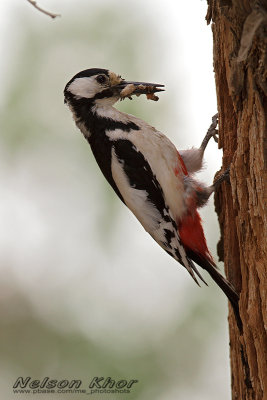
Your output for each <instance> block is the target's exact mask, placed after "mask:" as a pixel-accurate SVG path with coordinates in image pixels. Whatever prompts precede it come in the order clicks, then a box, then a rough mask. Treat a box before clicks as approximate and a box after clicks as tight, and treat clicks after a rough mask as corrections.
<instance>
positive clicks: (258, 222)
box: [206, 0, 267, 400]
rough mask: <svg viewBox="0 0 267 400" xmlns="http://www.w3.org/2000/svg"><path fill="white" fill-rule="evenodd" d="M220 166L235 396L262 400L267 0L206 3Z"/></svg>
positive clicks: (266, 288)
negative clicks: (235, 297) (236, 295)
mask: <svg viewBox="0 0 267 400" xmlns="http://www.w3.org/2000/svg"><path fill="white" fill-rule="evenodd" d="M206 19H207V22H208V23H210V22H211V21H212V32H213V41H214V70H215V80H216V90H217V101H218V111H219V146H220V147H222V148H223V169H225V168H226V167H227V166H229V165H231V169H230V185H229V184H228V185H227V184H226V183H224V184H223V185H222V187H221V189H220V190H219V192H218V193H217V194H216V196H215V206H216V211H217V213H218V217H219V223H220V227H221V236H222V238H221V240H220V242H219V244H218V254H219V256H220V258H221V259H224V263H225V272H226V275H227V277H228V279H229V280H230V282H232V283H233V284H234V286H235V287H236V289H237V290H238V291H239V292H240V302H239V306H240V314H241V319H242V321H243V333H242V334H240V332H239V330H238V328H237V326H236V322H235V318H234V316H233V312H232V310H231V308H230V309H229V313H230V314H229V331H230V357H231V374H232V399H234V400H241V399H242V400H243V399H244V400H247V399H249V400H252V399H253V400H260V399H262V400H263V399H267V335H266V327H267V271H266V270H267V268H266V266H267V215H266V210H267V209H266V205H267V204H266V203H267V188H266V186H267V137H266V136H267V135H266V130H267V129H266V128H267V67H266V65H267V1H266V0H261V1H255V0H254V1H253V0H208V12H207V17H206Z"/></svg>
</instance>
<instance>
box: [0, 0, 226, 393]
mask: <svg viewBox="0 0 267 400" xmlns="http://www.w3.org/2000/svg"><path fill="white" fill-rule="evenodd" d="M38 5H40V6H42V7H43V8H45V9H47V10H49V11H53V12H58V13H60V14H61V17H60V18H57V19H55V20H51V19H50V18H49V17H47V16H45V15H43V14H41V13H40V12H38V11H37V10H36V9H34V8H33V7H32V6H31V5H30V4H29V3H28V2H26V0H25V1H21V0H13V1H8V0H4V1H2V2H1V3H0V22H1V23H0V52H1V53H0V66H1V74H0V85H1V99H0V105H1V112H0V113H1V135H0V144H1V148H0V154H1V157H0V176H1V180H0V185H1V202H0V204H1V206H0V221H1V222H0V324H1V328H0V346H1V349H0V367H1V374H0V383H1V385H0V387H1V389H0V390H1V398H5V399H7V400H9V399H15V398H16V399H17V398H19V399H28V398H29V395H26V394H25V395H22V394H13V390H12V386H13V384H14V382H15V380H16V379H17V377H19V376H22V377H28V376H29V377H32V378H33V379H43V378H44V377H50V378H51V379H52V378H53V379H59V380H61V379H69V380H71V379H81V380H82V381H83V384H84V385H83V386H86V385H87V384H88V382H89V381H90V380H91V379H92V378H93V377H94V376H103V377H106V376H110V377H112V378H114V379H118V380H120V379H127V380H130V379H138V381H139V382H138V384H136V385H135V386H134V388H133V390H132V391H131V393H130V394H127V395H122V394H120V395H107V394H105V397H104V395H103V396H101V395H99V394H98V395H95V396H93V395H92V396H91V398H93V399H100V398H101V399H102V398H107V399H112V400H114V399H123V400H125V399H127V400H128V399H129V400H130V399H138V400H150V399H151V400H152V399H153V400H161V399H164V400H173V399H183V400H184V399H188V400H202V399H203V400H204V399H205V400H211V399H212V400H213V399H214V398H216V399H217V400H225V399H226V398H230V371H229V362H228V333H227V302H226V299H225V297H224V296H223V294H222V293H221V291H220V290H219V289H218V288H217V287H215V284H213V283H212V282H211V281H210V280H209V278H208V277H207V276H206V275H205V279H207V280H208V282H209V283H210V286H209V287H202V288H199V287H197V286H196V284H195V283H194V282H193V280H192V279H191V278H190V276H189V275H188V273H187V272H186V271H185V269H184V268H182V267H181V266H180V265H179V264H178V263H176V262H175V261H174V260H172V259H171V258H170V257H169V256H168V255H167V254H166V253H165V252H164V251H163V250H162V249H161V248H160V247H159V246H158V245H157V244H156V243H154V242H153V240H152V239H151V237H150V236H149V235H148V234H147V233H146V232H145V231H144V230H143V228H142V227H141V225H140V224H139V223H138V221H137V220H135V218H134V216H133V215H131V214H130V212H129V211H128V210H127V209H126V207H124V206H123V205H122V203H121V202H120V201H119V200H118V199H117V198H116V197H115V194H114V193H113V191H112V189H111V188H110V187H109V186H108V184H107V183H106V182H105V180H104V178H103V177H102V175H101V173H100V171H99V170H98V167H97V165H96V163H95V161H94V159H93V156H92V154H91V151H90V147H89V146H88V144H87V142H86V141H85V140H84V138H83V137H82V135H81V133H80V132H79V131H78V130H77V128H76V127H75V126H74V122H73V120H72V118H71V114H70V112H69V110H68V109H67V107H66V106H64V104H63V89H64V86H65V84H66V83H67V81H69V79H70V78H71V77H72V76H73V75H74V74H76V73H77V72H79V71H80V70H83V69H86V68H91V67H100V68H108V69H111V70H113V71H115V72H116V73H119V74H121V75H122V77H124V78H126V79H129V80H144V81H152V82H153V81H154V82H157V83H163V84H165V85H166V92H164V93H162V94H161V95H160V100H159V101H158V102H157V103H155V102H152V101H147V100H146V98H145V96H141V97H139V98H135V99H134V101H132V102H131V101H130V100H127V101H124V102H122V103H120V104H118V107H119V108H120V109H121V110H124V111H126V112H130V113H132V114H134V115H137V116H139V117H140V118H143V119H145V120H146V121H148V122H149V123H150V124H151V125H153V126H156V127H157V128H158V129H159V130H161V131H162V132H164V133H165V134H167V135H168V137H169V138H171V140H172V141H173V142H174V143H175V144H176V146H177V147H178V148H181V149H184V148H189V147H192V146H198V145H199V144H200V143H201V141H202V139H203V137H204V135H205V133H206V130H207V128H208V127H209V125H210V122H211V117H212V115H213V114H215V112H216V97H215V87H214V81H213V79H214V78H213V67H212V34H211V29H210V27H207V25H206V22H205V14H206V8H207V4H206V1H201V0H188V1H186V2H177V1H175V0H165V1H164V2H155V1H153V0H147V1H145V2H144V1H141V0H128V1H122V0H106V1H105V0H97V1H96V0H88V1H82V0H75V1H70V0H68V1H67V0H65V1H59V0H58V1H57V0H53V1H52V0H51V1H48V0H39V1H38ZM221 156H222V154H221V151H220V150H218V148H217V144H216V143H215V142H214V141H212V140H211V142H210V144H209V146H208V149H207V151H206V157H205V159H206V165H207V169H206V170H204V171H203V172H201V174H200V175H199V176H200V179H202V180H203V181H206V182H207V183H211V182H212V180H213V176H214V173H215V172H216V171H217V170H218V169H219V168H220V165H221ZM201 215H202V217H203V220H204V227H205V232H206V236H207V241H208V244H209V247H210V249H211V251H212V253H213V255H214V256H215V257H216V244H217V241H218V239H219V230H218V223H217V217H216V214H215V212H214V205H213V199H211V200H210V202H209V205H208V206H207V207H206V208H205V209H204V210H203V211H201ZM220 268H222V265H220ZM65 396H67V397H68V398H82V397H83V395H81V394H79V395H69V394H66V395H65ZM50 397H51V398H53V399H56V398H62V397H63V395H62V394H58V395H53V396H50ZM35 398H36V399H39V398H40V399H41V398H42V399H43V398H44V395H35ZM46 398H48V396H46Z"/></svg>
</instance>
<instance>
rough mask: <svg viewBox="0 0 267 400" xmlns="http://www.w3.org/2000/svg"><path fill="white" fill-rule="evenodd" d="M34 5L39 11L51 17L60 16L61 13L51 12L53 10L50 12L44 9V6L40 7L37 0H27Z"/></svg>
mask: <svg viewBox="0 0 267 400" xmlns="http://www.w3.org/2000/svg"><path fill="white" fill-rule="evenodd" d="M27 1H28V2H29V3H30V4H31V5H32V6H33V7H35V8H36V9H37V10H38V11H40V12H41V13H43V14H45V15H48V16H49V17H51V18H53V19H54V18H56V17H60V16H61V15H60V14H54V13H51V12H49V11H46V10H44V9H43V8H41V7H39V6H38V5H37V3H36V1H35V0H27Z"/></svg>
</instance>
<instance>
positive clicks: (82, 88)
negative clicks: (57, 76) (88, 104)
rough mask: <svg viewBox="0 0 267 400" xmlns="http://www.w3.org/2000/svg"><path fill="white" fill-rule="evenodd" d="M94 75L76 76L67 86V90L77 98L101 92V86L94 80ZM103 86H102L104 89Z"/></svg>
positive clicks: (89, 97) (92, 95)
mask: <svg viewBox="0 0 267 400" xmlns="http://www.w3.org/2000/svg"><path fill="white" fill-rule="evenodd" d="M96 76H97V75H93V76H90V77H89V78H87V77H84V78H76V79H75V80H74V81H73V82H72V83H71V84H70V85H69V87H68V91H69V92H71V93H72V94H73V95H74V96H75V97H76V98H77V99H81V98H86V99H91V98H93V97H94V96H95V95H96V94H97V93H98V92H101V90H100V89H101V86H100V85H99V83H98V82H97V81H96V79H95V78H96ZM104 89H105V88H103V90H104Z"/></svg>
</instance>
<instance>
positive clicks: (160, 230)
mask: <svg viewBox="0 0 267 400" xmlns="http://www.w3.org/2000/svg"><path fill="white" fill-rule="evenodd" d="M163 87H164V85H159V84H154V83H146V82H133V81H125V80H124V79H122V78H121V77H120V76H119V75H117V74H115V73H114V72H111V71H109V70H107V69H101V68H91V69H87V70H84V71H81V72H79V73H78V74H76V75H75V76H74V77H73V78H72V79H71V80H70V81H69V82H68V83H67V85H66V87H65V89H64V98H65V100H64V102H65V103H66V104H67V105H68V106H69V108H70V110H71V112H72V114H73V118H74V121H75V123H76V125H77V127H78V128H79V129H80V130H81V132H82V134H83V135H84V137H85V139H86V140H87V141H88V143H89V144H90V146H91V149H92V152H93V154H94V157H95V159H96V162H97V163H98V165H99V167H100V169H101V171H102V173H103V175H104V176H105V178H106V180H107V181H108V182H109V184H110V185H111V186H112V188H113V189H114V191H115V192H116V194H117V195H118V197H119V198H120V199H121V201H122V202H123V203H124V204H125V205H126V206H127V207H128V208H129V209H130V210H131V211H132V212H133V214H134V215H135V216H136V218H137V219H138V220H139V221H140V223H141V224H142V225H143V227H144V229H145V230H146V231H147V232H148V233H149V234H150V235H151V236H152V238H153V239H154V240H155V241H156V242H157V243H158V244H159V245H160V246H161V247H162V248H163V249H164V250H165V251H166V252H167V253H168V254H169V255H170V256H172V257H173V258H174V259H175V260H176V261H178V262H179V263H180V264H181V265H182V266H183V267H185V268H186V269H187V271H188V272H189V274H190V275H191V276H192V278H193V279H194V280H195V282H196V283H197V284H198V280H197V277H198V278H199V279H200V280H201V281H203V282H204V283H205V284H206V282H205V280H204V279H203V277H202V276H201V274H200V272H199V271H198V269H197V267H196V265H195V263H196V264H197V265H198V266H200V267H202V268H203V269H204V270H206V271H207V272H208V273H209V274H210V276H211V277H212V278H213V280H214V281H215V282H216V283H217V284H218V286H219V287H220V288H221V289H222V290H223V292H224V293H225V294H226V296H227V297H228V299H229V301H230V303H231V304H232V306H233V309H234V312H235V315H236V317H237V321H238V322H240V317H239V311H238V301H239V296H238V294H237V292H236V290H235V289H234V287H233V286H232V284H231V283H230V282H229V281H228V280H226V279H225V278H224V277H223V276H222V275H221V274H220V273H219V271H218V270H217V267H216V265H215V263H214V260H213V258H212V256H211V253H210V252H209V250H208V247H207V243H206V239H205V236H204V231H203V228H202V225H201V219H200V215H199V213H198V211H197V210H198V208H200V207H202V206H203V205H204V204H206V202H207V201H208V199H209V197H210V195H211V194H212V192H214V190H216V188H217V187H218V185H220V184H221V182H222V181H223V180H225V179H226V178H227V176H228V175H229V171H226V172H225V173H224V174H222V175H221V177H220V178H219V179H218V180H217V181H215V183H214V184H213V185H211V186H204V185H203V184H202V183H200V182H198V181H197V180H196V179H195V177H194V173H195V172H197V171H199V170H200V169H201V168H202V160H203V155H204V151H205V148H206V146H207V144H208V142H209V140H210V139H211V138H212V137H214V139H216V134H217V130H216V126H217V115H215V116H214V117H213V121H212V124H211V126H210V128H209V130H208V132H207V134H206V136H205V138H204V140H203V142H202V144H201V146H200V147H199V148H192V149H190V150H182V151H178V150H177V149H176V147H175V146H174V144H173V143H172V142H171V141H170V140H169V139H168V138H167V137H166V136H165V135H164V134H162V133H161V132H159V131H157V130H156V129H155V128H154V127H152V126H150V125H149V124H147V123H146V122H145V121H143V120H141V119H139V118H137V117H135V116H133V115H129V114H126V113H123V112H121V111H119V110H117V109H116V108H114V107H113V105H114V104H115V103H116V102H117V101H118V100H121V99H124V98H126V97H130V98H131V96H133V95H137V96H139V95H141V94H146V95H147V97H148V98H150V99H152V100H157V99H158V98H157V97H156V96H155V93H156V92H160V91H163V90H164V89H163ZM239 325H240V323H239Z"/></svg>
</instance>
